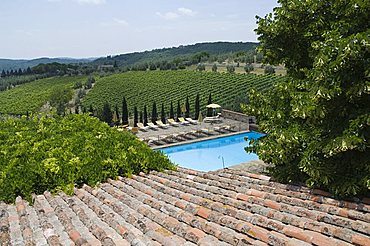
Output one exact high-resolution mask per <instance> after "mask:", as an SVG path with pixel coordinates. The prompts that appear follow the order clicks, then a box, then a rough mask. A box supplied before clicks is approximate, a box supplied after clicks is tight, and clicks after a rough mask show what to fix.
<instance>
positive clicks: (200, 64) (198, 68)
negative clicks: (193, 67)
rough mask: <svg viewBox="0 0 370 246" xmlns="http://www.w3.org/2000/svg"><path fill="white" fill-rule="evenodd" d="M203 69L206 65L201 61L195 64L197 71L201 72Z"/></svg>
mask: <svg viewBox="0 0 370 246" xmlns="http://www.w3.org/2000/svg"><path fill="white" fill-rule="evenodd" d="M205 70H206V66H205V65H204V64H203V63H199V64H198V66H197V71H199V72H201V71H205Z"/></svg>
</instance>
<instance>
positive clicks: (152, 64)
mask: <svg viewBox="0 0 370 246" xmlns="http://www.w3.org/2000/svg"><path fill="white" fill-rule="evenodd" d="M149 70H151V71H154V70H157V67H156V65H155V64H154V63H150V64H149Z"/></svg>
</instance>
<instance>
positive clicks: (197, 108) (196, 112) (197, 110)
mask: <svg viewBox="0 0 370 246" xmlns="http://www.w3.org/2000/svg"><path fill="white" fill-rule="evenodd" d="M199 113H200V99H199V93H198V94H197V96H196V98H195V115H194V119H198V117H199Z"/></svg>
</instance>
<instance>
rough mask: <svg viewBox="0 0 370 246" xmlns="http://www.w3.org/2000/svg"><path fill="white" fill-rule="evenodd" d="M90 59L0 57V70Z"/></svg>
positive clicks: (71, 62) (80, 61)
mask: <svg viewBox="0 0 370 246" xmlns="http://www.w3.org/2000/svg"><path fill="white" fill-rule="evenodd" d="M91 60H92V59H73V58H47V57H44V58H37V59H32V60H26V59H24V60H13V59H0V72H1V71H2V70H5V71H6V70H18V69H22V70H24V69H27V68H28V67H34V66H37V65H39V64H49V63H54V62H57V63H61V64H74V63H86V62H89V61H91Z"/></svg>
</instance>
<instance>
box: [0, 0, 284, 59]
mask: <svg viewBox="0 0 370 246" xmlns="http://www.w3.org/2000/svg"><path fill="white" fill-rule="evenodd" d="M276 6H277V1H276V0H262V1H261V0H221V1H219V0H1V4H0V13H1V14H0V23H2V25H1V26H2V28H1V36H0V58H12V59H16V58H17V59H19V58H25V59H30V58H37V57H75V58H83V57H84V58H87V57H100V56H107V55H117V54H123V53H129V52H135V51H144V50H152V49H156V48H163V47H176V46H179V45H187V44H194V43H199V42H216V41H233V42H237V41H243V42H246V41H257V36H256V34H255V32H254V31H253V30H254V29H255V28H256V18H255V16H256V15H258V16H265V15H266V14H267V13H269V12H271V11H272V9H273V8H274V7H276Z"/></svg>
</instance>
